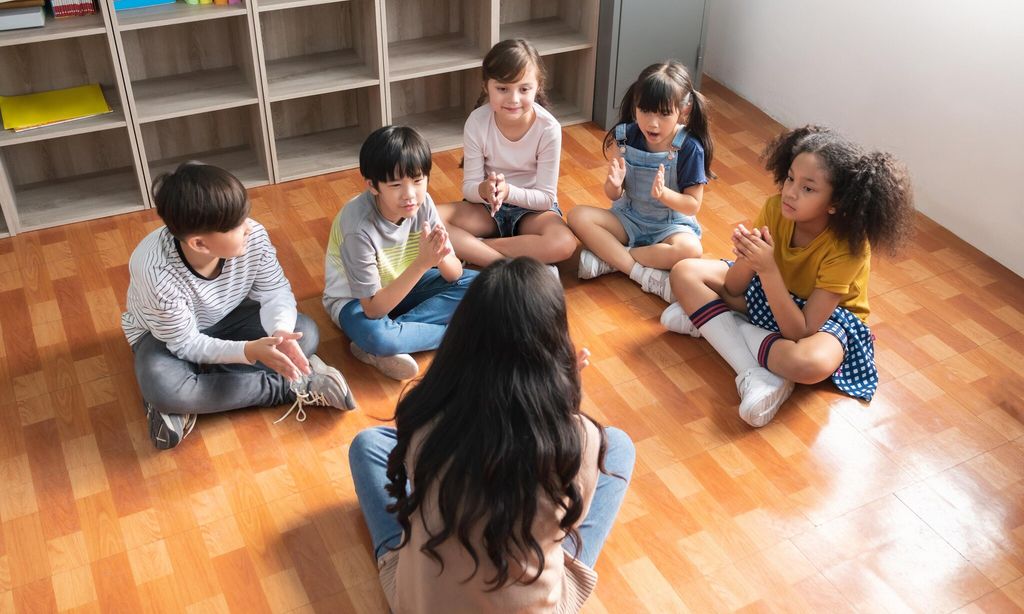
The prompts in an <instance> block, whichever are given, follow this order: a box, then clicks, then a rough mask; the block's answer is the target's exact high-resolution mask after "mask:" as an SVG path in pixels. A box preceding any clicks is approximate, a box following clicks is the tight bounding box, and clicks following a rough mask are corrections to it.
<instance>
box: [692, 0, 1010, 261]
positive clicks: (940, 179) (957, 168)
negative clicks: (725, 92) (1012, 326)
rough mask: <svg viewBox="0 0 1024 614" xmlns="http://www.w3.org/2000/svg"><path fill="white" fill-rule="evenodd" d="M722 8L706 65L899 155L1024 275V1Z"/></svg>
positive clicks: (934, 206) (910, 0)
mask: <svg viewBox="0 0 1024 614" xmlns="http://www.w3.org/2000/svg"><path fill="white" fill-rule="evenodd" d="M710 4H711V15H710V18H709V30H708V37H707V50H706V52H705V64H704V70H705V72H706V73H707V74H709V75H711V76H712V77H713V78H714V79H715V80H716V81H719V82H720V83H722V84H724V85H725V86H726V87H728V88H729V89H731V90H732V91H734V92H736V93H737V94H739V95H740V96H743V97H744V98H746V99H747V100H749V101H750V102H752V103H754V104H755V105H757V106H758V107H760V108H761V109H762V110H764V111H765V112H766V113H768V114H769V115H771V116H772V117H774V118H775V119H776V120H778V121H779V122H781V123H782V124H784V125H786V126H789V127H794V126H798V125H803V124H806V123H819V124H826V125H829V126H832V127H834V128H837V129H839V130H841V131H842V132H844V133H845V134H846V135H847V136H849V137H850V138H851V139H853V140H855V141H858V142H860V143H861V144H863V145H864V146H865V147H869V148H871V149H882V150H886V151H891V152H892V153H894V154H896V155H897V156H898V157H900V158H901V159H902V160H903V161H904V162H905V163H906V164H907V166H908V167H909V168H910V172H911V174H912V176H913V178H914V187H915V194H916V197H917V207H918V209H919V210H920V211H922V212H923V213H925V214H926V215H928V216H929V217H931V218H932V219H934V220H935V221H937V222H938V223H939V224H942V225H943V226H945V227H946V228H949V229H950V230H952V231H953V232H954V233H956V234H957V235H959V236H960V237H962V238H963V239H964V240H966V241H967V242H968V243H971V244H972V245H974V246H975V247H977V248H978V249H980V250H981V251H983V252H985V253H986V254H988V255H990V256H992V257H993V258H995V259H996V260H998V261H999V262H1001V263H1002V264H1004V265H1005V266H1007V267H1009V268H1010V269H1012V270H1013V271H1014V272H1016V273H1017V274H1018V275H1021V276H1024V3H1022V2H1018V1H1005V0H1004V1H998V0H980V1H978V2H963V1H961V2H952V1H944V2H942V1H940V2H936V1H934V0H932V1H927V0H888V1H885V0H864V1H861V2H821V1H818V2H814V1H811V0H711V2H710Z"/></svg>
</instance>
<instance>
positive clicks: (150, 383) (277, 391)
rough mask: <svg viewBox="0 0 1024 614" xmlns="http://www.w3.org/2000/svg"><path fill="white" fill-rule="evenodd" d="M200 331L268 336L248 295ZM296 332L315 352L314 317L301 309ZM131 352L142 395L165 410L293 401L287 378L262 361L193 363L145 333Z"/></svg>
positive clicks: (232, 337)
mask: <svg viewBox="0 0 1024 614" xmlns="http://www.w3.org/2000/svg"><path fill="white" fill-rule="evenodd" d="M202 332H203V333H204V334H206V335H209V336H211V337H215V338H217V339H227V340H229V341H251V340H253V339H259V338H261V337H266V336H267V332H266V331H264V330H263V325H262V324H261V323H260V304H259V303H257V302H256V301H253V300H248V299H246V300H244V301H242V303H241V304H240V305H239V306H238V307H236V308H235V310H234V311H232V312H231V313H229V314H228V315H226V316H224V319H223V320H221V321H220V322H217V323H216V324H214V325H213V326H211V327H210V328H207V329H206V330H204V331H202ZM295 332H301V333H302V338H301V339H299V340H298V343H299V347H300V348H302V352H303V353H304V354H305V355H306V356H309V355H311V354H313V353H314V352H316V348H317V345H319V343H320V331H319V329H318V328H317V325H316V322H314V321H313V320H311V319H309V318H308V317H306V316H304V315H302V314H301V313H300V314H299V316H298V319H297V320H296V321H295ZM132 351H133V352H134V353H135V377H136V379H138V381H139V389H140V390H142V398H144V399H145V400H146V401H148V402H149V404H150V405H152V406H153V407H155V408H156V409H158V410H160V411H162V412H165V413H171V414H180V413H190V414H212V413H216V412H221V411H227V410H231V409H239V408H241V407H252V406H257V407H268V406H273V405H282V404H284V403H291V402H292V401H294V400H295V393H293V392H292V391H291V389H290V388H289V386H288V380H286V379H285V378H284V377H282V376H281V375H280V374H278V373H277V372H275V371H273V370H271V369H269V368H268V367H266V366H264V365H263V364H262V363H256V364H255V365H244V364H216V365H199V364H195V363H191V362H189V361H187V360H182V359H181V358H178V357H177V356H175V355H174V354H172V353H171V352H170V350H168V349H167V345H166V344H165V343H164V342H162V341H159V340H157V339H156V338H155V337H153V335H152V334H149V333H147V334H146V335H145V336H143V337H142V338H141V339H139V340H138V341H136V342H135V344H134V345H133V346H132Z"/></svg>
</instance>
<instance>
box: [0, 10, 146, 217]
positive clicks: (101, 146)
mask: <svg viewBox="0 0 1024 614" xmlns="http://www.w3.org/2000/svg"><path fill="white" fill-rule="evenodd" d="M111 35H112V30H111V25H110V22H109V19H108V18H107V14H106V13H105V12H102V11H101V12H99V13H96V14H94V15H86V16H82V17H76V18H68V19H57V20H55V19H53V18H47V20H46V24H45V25H44V27H42V28H35V29H28V30H12V31H7V32H0V95H2V96H18V95H22V94H32V93H38V92H45V91H49V90H56V89H63V88H69V87H76V86H80V85H89V84H99V85H100V87H101V89H102V90H103V94H104V97H105V98H106V100H107V103H108V104H109V105H110V107H111V109H112V112H111V113H107V114H104V115H98V116H95V117H90V118H86V119H81V120H77V121H73V122H67V123H63V124H56V125H52V126H46V127H42V128H34V129H30V130H25V131H22V132H14V131H11V130H4V131H2V132H0V236H6V235H9V234H15V233H17V232H24V231H30V230H36V229H40V228H46V227H49V226H57V225H60V224H67V223H70V222H75V221H80V220H86V219H92V218H96V217H104V216H107V215H114V214H118V213H125V212H128V211H135V210H138V209H142V208H144V207H145V206H147V204H148V199H147V196H146V194H145V192H144V191H143V190H142V187H141V186H142V169H141V166H140V164H139V160H138V156H137V151H138V144H137V142H136V140H135V134H134V133H133V131H132V129H131V126H130V116H129V114H128V113H127V110H126V103H127V98H126V95H125V88H124V81H123V78H122V72H121V69H120V65H119V62H118V59H117V50H116V47H115V45H114V42H113V38H112V36H111Z"/></svg>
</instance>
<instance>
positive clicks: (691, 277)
mask: <svg viewBox="0 0 1024 614" xmlns="http://www.w3.org/2000/svg"><path fill="white" fill-rule="evenodd" d="M669 276H670V279H671V280H672V287H675V286H676V284H677V283H678V284H680V287H687V286H692V285H694V284H701V283H703V279H704V275H703V272H702V271H701V261H700V259H699V258H684V259H682V260H680V261H679V262H677V263H675V265H674V266H673V267H672V271H671V272H670V273H669Z"/></svg>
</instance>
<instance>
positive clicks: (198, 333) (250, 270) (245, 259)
mask: <svg viewBox="0 0 1024 614" xmlns="http://www.w3.org/2000/svg"><path fill="white" fill-rule="evenodd" d="M249 223H250V224H251V225H252V231H251V232H250V234H249V237H248V238H247V239H246V247H245V253H244V254H242V255H241V256H236V257H234V258H229V259H227V260H225V261H224V266H223V267H222V269H221V272H220V275H218V276H217V277H215V278H214V279H205V278H203V277H200V276H199V275H198V274H196V273H195V272H194V271H193V270H192V268H191V267H189V265H188V264H187V263H186V262H185V261H184V260H183V258H182V256H181V252H180V250H179V248H178V245H177V242H176V241H175V239H174V237H173V236H172V235H171V233H170V232H168V230H167V227H166V226H162V227H160V228H158V229H156V230H154V231H153V232H151V233H149V234H148V235H147V236H146V237H145V238H144V239H143V240H142V241H141V242H140V243H139V245H138V247H136V248H135V251H134V252H132V257H131V259H130V261H129V264H128V269H129V272H130V275H131V281H130V283H129V286H128V300H127V309H128V310H127V311H126V312H125V313H123V314H122V315H121V328H122V329H124V334H125V337H127V338H128V343H130V344H134V343H135V342H136V341H138V340H139V339H140V338H141V337H142V336H143V335H145V334H146V333H147V332H149V333H152V334H153V336H154V337H156V338H157V339H159V340H160V341H163V342H164V343H166V344H167V349H168V350H170V351H171V352H172V353H173V354H174V355H175V356H177V357H179V358H181V359H183V360H187V361H189V362H193V363H196V364H217V363H248V362H249V361H248V360H246V358H245V351H244V348H245V341H227V340H224V339H216V338H213V337H210V336H209V335H205V334H203V332H202V331H204V330H205V329H207V328H209V327H211V326H213V325H214V324H216V323H217V322H219V321H220V320H222V319H223V318H224V316H226V315H228V314H229V313H231V311H233V310H234V309H235V308H236V307H238V305H239V304H241V302H242V301H243V300H245V299H246V298H251V299H253V300H255V301H257V302H259V303H260V322H261V323H262V324H263V328H264V329H265V330H266V331H267V334H272V333H274V332H275V331H280V330H283V331H292V330H294V329H295V319H296V317H297V312H296V309H295V296H294V295H293V294H292V288H291V285H290V284H289V283H288V279H287V278H286V277H285V276H284V271H283V270H282V269H281V264H280V263H279V262H278V261H277V250H275V249H274V246H273V245H272V244H271V243H270V237H269V236H268V235H267V230H266V228H264V227H263V226H262V225H260V224H259V223H257V222H255V221H253V220H249Z"/></svg>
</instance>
